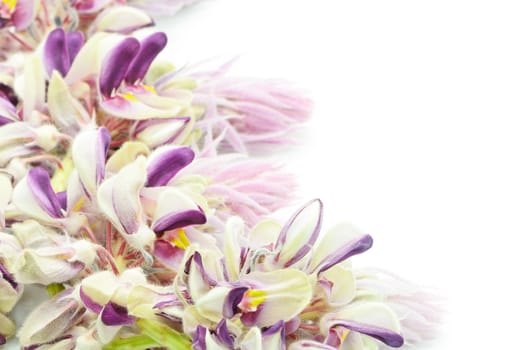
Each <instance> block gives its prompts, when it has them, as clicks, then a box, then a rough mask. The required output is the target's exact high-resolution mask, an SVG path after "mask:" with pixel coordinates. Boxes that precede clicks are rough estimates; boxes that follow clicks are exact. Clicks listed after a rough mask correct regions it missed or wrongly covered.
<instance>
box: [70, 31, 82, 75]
mask: <svg viewBox="0 0 528 350" xmlns="http://www.w3.org/2000/svg"><path fill="white" fill-rule="evenodd" d="M83 45H84V34H83V33H82V32H80V31H75V32H68V33H66V49H67V50H68V59H69V66H70V67H71V64H72V62H73V60H74V59H75V57H77V54H78V53H79V51H80V50H81V47H82V46H83Z"/></svg>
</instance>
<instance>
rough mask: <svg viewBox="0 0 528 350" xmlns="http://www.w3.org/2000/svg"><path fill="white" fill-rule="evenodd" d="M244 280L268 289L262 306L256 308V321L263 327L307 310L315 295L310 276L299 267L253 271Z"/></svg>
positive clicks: (265, 291)
mask: <svg viewBox="0 0 528 350" xmlns="http://www.w3.org/2000/svg"><path fill="white" fill-rule="evenodd" d="M243 282H245V283H249V284H250V285H253V286H256V288H257V289H258V290H260V291H263V292H264V293H263V294H264V301H263V302H262V304H261V306H262V307H261V308H259V309H258V310H257V311H256V315H255V317H254V319H253V320H252V321H253V322H254V325H257V326H259V327H269V326H272V325H274V324H275V323H277V322H279V321H281V320H282V321H289V320H290V319H292V318H294V317H295V316H297V315H298V314H299V313H300V312H301V311H302V310H304V308H306V307H307V306H308V304H309V303H310V300H311V298H312V286H311V283H310V280H309V279H308V276H307V275H306V274H305V273H304V272H302V271H299V270H294V269H282V270H275V271H270V272H252V273H250V274H248V275H247V276H246V277H245V278H244V279H243ZM246 294H247V292H246ZM243 322H244V320H243ZM246 326H251V324H246Z"/></svg>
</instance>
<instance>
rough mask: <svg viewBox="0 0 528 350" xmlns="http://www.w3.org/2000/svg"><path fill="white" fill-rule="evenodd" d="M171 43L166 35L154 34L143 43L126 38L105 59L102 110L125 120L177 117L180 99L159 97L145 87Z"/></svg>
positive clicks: (102, 71) (101, 84)
mask: <svg viewBox="0 0 528 350" xmlns="http://www.w3.org/2000/svg"><path fill="white" fill-rule="evenodd" d="M166 43H167V37H166V35H165V34H164V33H161V32H157V33H154V34H151V35H150V36H148V37H147V38H145V39H143V40H142V41H141V42H140V41H139V40H137V39H136V38H132V37H129V38H125V39H123V40H122V41H121V42H120V43H119V44H118V45H117V46H115V47H114V48H113V49H112V50H111V51H110V52H109V53H108V54H107V55H106V57H105V58H104V60H103V62H102V68H101V71H100V75H99V82H98V83H99V91H100V95H101V101H100V105H101V108H102V109H103V110H104V111H105V112H107V113H108V114H110V115H112V116H116V117H120V118H125V119H135V120H144V119H150V118H166V117H175V116H177V115H178V113H179V112H180V110H181V108H182V107H181V102H180V100H178V99H174V98H171V97H169V96H167V97H165V96H162V95H159V94H158V92H157V91H156V90H155V89H154V88H153V87H152V86H147V85H143V84H142V80H143V79H144V77H145V75H146V74H147V71H148V69H149V67H150V64H151V63H152V61H153V60H154V59H155V58H156V56H157V55H158V53H159V52H161V50H163V48H164V47H165V45H166Z"/></svg>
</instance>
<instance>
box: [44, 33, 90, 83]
mask: <svg viewBox="0 0 528 350" xmlns="http://www.w3.org/2000/svg"><path fill="white" fill-rule="evenodd" d="M83 45H84V34H83V33H82V32H79V31H75V32H68V33H66V32H65V31H64V29H62V28H56V29H54V30H52V31H51V32H50V33H49V34H48V37H47V39H46V42H45V43H44V67H45V68H46V72H47V73H48V77H51V75H52V73H53V71H57V72H59V73H60V75H61V76H63V77H65V76H66V75H67V74H68V72H69V70H70V67H71V65H72V63H73V60H74V59H75V57H76V56H77V54H78V53H79V51H80V50H81V47H82V46H83Z"/></svg>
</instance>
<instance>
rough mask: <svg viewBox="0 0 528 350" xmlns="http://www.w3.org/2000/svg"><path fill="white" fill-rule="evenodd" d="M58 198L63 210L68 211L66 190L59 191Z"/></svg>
mask: <svg viewBox="0 0 528 350" xmlns="http://www.w3.org/2000/svg"><path fill="white" fill-rule="evenodd" d="M57 198H58V200H59V203H60V206H61V208H62V210H64V211H66V210H67V209H68V193H67V192H66V191H62V192H57Z"/></svg>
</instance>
